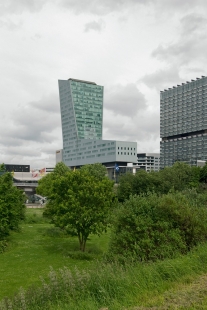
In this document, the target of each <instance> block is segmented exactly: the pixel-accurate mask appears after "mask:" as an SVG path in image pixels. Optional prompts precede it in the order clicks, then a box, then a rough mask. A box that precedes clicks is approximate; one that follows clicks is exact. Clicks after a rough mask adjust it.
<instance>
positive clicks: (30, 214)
mask: <svg viewBox="0 0 207 310" xmlns="http://www.w3.org/2000/svg"><path fill="white" fill-rule="evenodd" d="M42 213H43V209H41V208H38V209H35V208H31V209H26V215H25V220H24V221H22V222H21V223H20V228H21V231H20V232H16V231H12V232H11V234H10V236H9V237H8V246H7V248H6V250H5V252H4V253H3V254H1V255H0V300H1V299H2V298H3V297H6V296H8V297H11V296H12V295H14V294H15V293H16V292H17V291H18V289H19V288H20V287H23V288H24V290H26V289H27V288H28V287H29V286H35V287H38V286H39V285H41V280H40V277H44V278H46V277H47V274H48V272H49V270H50V266H52V267H53V268H54V269H55V270H58V269H59V268H64V266H65V267H67V268H69V269H70V270H71V271H73V270H74V269H75V267H77V268H78V269H79V270H83V269H86V268H89V267H90V266H92V265H93V264H94V260H100V259H101V257H102V255H103V254H104V253H105V252H106V251H107V248H108V238H109V237H108V234H103V235H101V236H100V237H98V236H93V235H92V236H91V238H90V240H88V245H87V251H86V252H85V253H82V252H80V250H79V247H78V243H77V240H76V237H69V236H68V235H65V234H64V233H63V232H62V230H60V229H58V228H56V227H53V225H51V224H50V223H49V222H48V220H47V219H46V218H45V217H43V216H42ZM0 309H1V307H0ZM20 309H21V308H20Z"/></svg>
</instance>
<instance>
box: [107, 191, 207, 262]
mask: <svg viewBox="0 0 207 310" xmlns="http://www.w3.org/2000/svg"><path fill="white" fill-rule="evenodd" d="M113 223H114V226H113V233H112V237H111V243H110V250H109V251H110V253H112V255H114V254H115V255H117V254H118V255H121V256H126V257H131V258H132V259H134V260H139V261H148V260H155V259H163V258H166V257H174V256H175V255H177V254H179V253H186V252H187V251H189V250H190V249H191V248H192V247H193V246H195V245H197V244H199V243H200V242H203V241H206V240H207V209H206V208H204V207H199V208H198V207H195V206H193V205H191V204H190V203H189V201H188V199H187V198H186V197H185V195H183V194H181V193H169V194H167V195H163V196H158V195H157V194H148V195H140V196H131V197H130V199H129V200H126V201H125V202H124V203H123V204H122V205H120V207H119V208H118V209H117V210H116V213H115V215H114V221H113Z"/></svg>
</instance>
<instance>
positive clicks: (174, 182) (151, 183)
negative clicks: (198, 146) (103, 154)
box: [117, 162, 205, 201]
mask: <svg viewBox="0 0 207 310" xmlns="http://www.w3.org/2000/svg"><path fill="white" fill-rule="evenodd" d="M203 180H205V171H204V172H203ZM199 181H200V168H199V167H190V166H189V165H187V164H186V163H183V162H176V163H175V164H174V165H173V166H172V167H166V168H164V169H163V170H160V171H158V172H154V171H152V172H146V171H144V170H138V171H137V173H136V174H135V175H132V174H126V175H123V176H121V178H120V183H119V186H118V190H117V193H118V199H119V201H125V200H126V199H128V198H129V197H130V195H140V194H142V193H148V192H155V193H160V194H166V193H168V192H169V191H170V190H175V191H182V190H185V189H187V188H192V187H198V185H199Z"/></svg>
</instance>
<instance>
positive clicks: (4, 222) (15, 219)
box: [0, 172, 25, 240]
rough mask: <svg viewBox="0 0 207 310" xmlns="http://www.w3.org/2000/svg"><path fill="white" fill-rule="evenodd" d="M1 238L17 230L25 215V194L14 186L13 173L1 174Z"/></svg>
mask: <svg viewBox="0 0 207 310" xmlns="http://www.w3.org/2000/svg"><path fill="white" fill-rule="evenodd" d="M0 214H1V217H0V240H3V239H4V238H5V237H6V236H8V235H9V233H10V230H17V229H18V226H19V223H20V221H21V220H23V219H24V216H25V204H24V194H23V192H22V191H20V190H19V189H17V188H16V187H15V186H13V180H12V175H11V174H10V173H8V172H7V173H5V174H3V175H1V176H0Z"/></svg>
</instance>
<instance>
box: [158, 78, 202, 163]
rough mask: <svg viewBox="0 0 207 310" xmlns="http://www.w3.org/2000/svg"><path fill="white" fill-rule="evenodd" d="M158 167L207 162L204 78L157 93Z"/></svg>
mask: <svg viewBox="0 0 207 310" xmlns="http://www.w3.org/2000/svg"><path fill="white" fill-rule="evenodd" d="M160 137H161V139H162V140H161V142H160V167H161V168H164V167H166V166H172V165H173V164H174V162H176V161H183V162H186V163H187V164H189V165H193V166H196V165H197V163H198V161H207V77H205V76H202V77H201V78H196V80H191V82H186V83H182V85H177V86H173V87H172V88H169V89H168V90H164V91H161V93H160Z"/></svg>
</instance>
